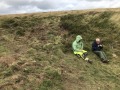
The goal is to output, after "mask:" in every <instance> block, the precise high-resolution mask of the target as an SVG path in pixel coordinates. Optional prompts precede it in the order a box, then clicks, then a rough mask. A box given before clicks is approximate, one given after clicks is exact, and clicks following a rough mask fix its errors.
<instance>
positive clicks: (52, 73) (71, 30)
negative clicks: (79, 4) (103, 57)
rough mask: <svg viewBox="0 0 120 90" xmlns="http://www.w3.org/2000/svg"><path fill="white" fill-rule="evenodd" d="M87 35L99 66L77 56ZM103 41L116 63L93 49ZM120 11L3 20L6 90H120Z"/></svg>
mask: <svg viewBox="0 0 120 90" xmlns="http://www.w3.org/2000/svg"><path fill="white" fill-rule="evenodd" d="M78 34H80V35H82V37H83V39H84V43H85V50H87V51H88V52H89V58H90V59H92V60H93V64H92V65H91V64H89V63H87V62H85V61H84V60H82V59H81V58H78V57H76V56H75V55H73V52H72V49H71V44H72V42H73V41H74V39H75V37H76V35H78ZM96 37H100V38H102V41H103V44H104V45H105V46H104V49H105V50H106V53H107V56H108V58H109V60H110V63H109V64H104V63H102V62H101V61H100V60H99V58H98V57H97V56H96V55H94V54H93V53H92V51H91V43H92V41H93V40H94V39H95V38H96ZM119 50H120V9H108V10H107V9H104V10H87V11H69V12H53V13H40V14H37V13H36V14H26V15H10V16H9V15H6V16H0V90H120V59H119V58H120V51H119Z"/></svg>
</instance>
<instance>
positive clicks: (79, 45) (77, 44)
mask: <svg viewBox="0 0 120 90" xmlns="http://www.w3.org/2000/svg"><path fill="white" fill-rule="evenodd" d="M82 40H83V39H82V37H81V36H80V35H78V36H76V40H75V41H74V42H73V43H72V48H73V51H74V54H75V55H78V56H80V57H82V58H83V59H84V60H86V61H87V62H89V63H92V61H91V60H89V58H87V51H85V50H83V42H82Z"/></svg>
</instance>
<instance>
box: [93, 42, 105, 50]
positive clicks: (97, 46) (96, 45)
mask: <svg viewBox="0 0 120 90" xmlns="http://www.w3.org/2000/svg"><path fill="white" fill-rule="evenodd" d="M99 45H101V44H97V43H96V41H94V42H93V43H92V51H101V50H102V49H103V46H102V47H101V46H99Z"/></svg>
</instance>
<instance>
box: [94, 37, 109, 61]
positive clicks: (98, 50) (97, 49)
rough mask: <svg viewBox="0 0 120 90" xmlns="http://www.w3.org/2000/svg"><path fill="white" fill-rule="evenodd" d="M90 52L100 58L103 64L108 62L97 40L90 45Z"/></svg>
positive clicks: (99, 41)
mask: <svg viewBox="0 0 120 90" xmlns="http://www.w3.org/2000/svg"><path fill="white" fill-rule="evenodd" d="M92 51H93V52H94V53H95V54H96V55H98V56H99V57H100V59H101V61H102V62H104V63H107V62H109V60H108V59H107V56H106V54H105V52H104V51H103V45H102V43H101V40H100V39H99V38H96V40H95V41H94V42H93V43H92Z"/></svg>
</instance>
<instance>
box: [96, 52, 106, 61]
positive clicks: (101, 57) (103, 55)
mask: <svg viewBox="0 0 120 90" xmlns="http://www.w3.org/2000/svg"><path fill="white" fill-rule="evenodd" d="M94 53H95V54H96V55H98V56H99V57H100V59H101V60H102V61H107V56H106V54H105V52H103V51H94Z"/></svg>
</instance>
